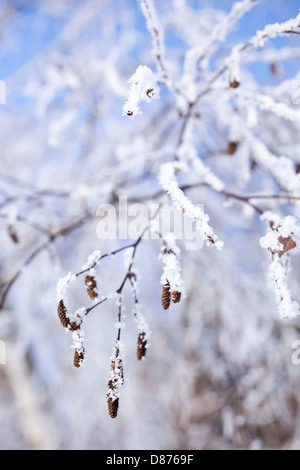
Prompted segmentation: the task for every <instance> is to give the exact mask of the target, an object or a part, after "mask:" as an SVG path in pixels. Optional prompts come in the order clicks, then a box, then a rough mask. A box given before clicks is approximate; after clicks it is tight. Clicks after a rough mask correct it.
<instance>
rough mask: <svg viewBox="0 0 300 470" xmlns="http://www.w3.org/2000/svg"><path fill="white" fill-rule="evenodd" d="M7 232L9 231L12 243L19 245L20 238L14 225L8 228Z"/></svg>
mask: <svg viewBox="0 0 300 470" xmlns="http://www.w3.org/2000/svg"><path fill="white" fill-rule="evenodd" d="M7 231H8V235H9V236H10V238H11V240H12V242H13V243H15V244H16V245H17V244H18V243H19V237H18V235H17V232H16V230H15V228H14V227H13V226H12V225H9V227H7Z"/></svg>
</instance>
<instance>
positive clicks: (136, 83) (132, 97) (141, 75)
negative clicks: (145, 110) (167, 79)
mask: <svg viewBox="0 0 300 470" xmlns="http://www.w3.org/2000/svg"><path fill="white" fill-rule="evenodd" d="M128 82H129V83H130V91H129V95H128V99H127V101H126V103H125V104H124V106H123V114H122V115H123V116H124V115H127V116H130V117H131V118H132V119H134V118H135V117H136V116H137V115H138V114H142V112H141V109H140V103H141V101H147V103H150V102H151V100H152V99H158V98H159V87H158V86H157V77H156V76H155V75H154V73H153V72H152V70H151V69H149V67H147V66H146V65H139V66H138V68H137V70H136V72H135V73H134V74H133V75H132V77H131V78H130V79H129V80H128Z"/></svg>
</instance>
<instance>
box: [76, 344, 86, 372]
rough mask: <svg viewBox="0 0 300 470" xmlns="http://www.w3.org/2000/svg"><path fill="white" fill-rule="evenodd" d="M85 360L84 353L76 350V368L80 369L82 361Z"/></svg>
mask: <svg viewBox="0 0 300 470" xmlns="http://www.w3.org/2000/svg"><path fill="white" fill-rule="evenodd" d="M83 360H84V352H83V351H81V352H79V351H78V349H75V354H74V366H75V367H76V368H77V369H78V368H79V367H80V366H81V363H82V361H83Z"/></svg>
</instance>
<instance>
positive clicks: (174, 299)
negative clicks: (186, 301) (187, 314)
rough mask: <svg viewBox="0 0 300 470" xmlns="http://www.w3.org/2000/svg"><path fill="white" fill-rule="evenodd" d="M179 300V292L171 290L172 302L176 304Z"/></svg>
mask: <svg viewBox="0 0 300 470" xmlns="http://www.w3.org/2000/svg"><path fill="white" fill-rule="evenodd" d="M180 300H181V292H178V291H177V290H174V292H172V302H173V303H174V304H178V303H179V302H180Z"/></svg>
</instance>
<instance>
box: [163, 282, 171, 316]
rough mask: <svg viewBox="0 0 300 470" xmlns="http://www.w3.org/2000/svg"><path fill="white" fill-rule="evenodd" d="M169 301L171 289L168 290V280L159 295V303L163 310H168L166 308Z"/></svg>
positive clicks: (168, 305)
mask: <svg viewBox="0 0 300 470" xmlns="http://www.w3.org/2000/svg"><path fill="white" fill-rule="evenodd" d="M170 303H171V291H170V284H169V282H167V284H165V285H164V286H163V290H162V296H161V304H162V306H163V308H164V310H168V308H169V307H170Z"/></svg>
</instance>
